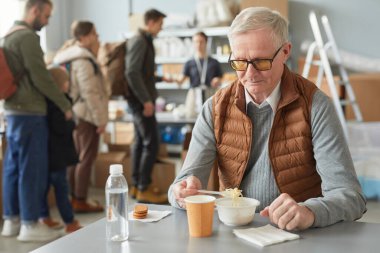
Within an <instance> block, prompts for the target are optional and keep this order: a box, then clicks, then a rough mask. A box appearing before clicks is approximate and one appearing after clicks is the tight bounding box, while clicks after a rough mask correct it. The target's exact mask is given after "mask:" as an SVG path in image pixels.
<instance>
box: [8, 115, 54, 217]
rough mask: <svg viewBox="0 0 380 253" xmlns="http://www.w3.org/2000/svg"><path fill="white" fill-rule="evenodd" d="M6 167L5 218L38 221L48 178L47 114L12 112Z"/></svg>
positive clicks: (9, 120)
mask: <svg viewBox="0 0 380 253" xmlns="http://www.w3.org/2000/svg"><path fill="white" fill-rule="evenodd" d="M6 119H7V129H6V137H7V148H6V152H5V158H4V171H3V206H4V207H3V209H4V214H3V216H4V219H8V218H11V217H15V216H20V218H21V221H22V222H23V223H24V224H25V223H32V222H36V221H37V220H38V218H39V215H40V209H41V200H42V199H43V198H44V197H45V196H44V190H45V188H46V184H47V181H48V178H47V177H48V173H47V172H48V127H47V120H46V116H34V115H9V116H6Z"/></svg>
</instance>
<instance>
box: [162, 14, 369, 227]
mask: <svg viewBox="0 0 380 253" xmlns="http://www.w3.org/2000/svg"><path fill="white" fill-rule="evenodd" d="M228 38H229V41H230V45H231V49H232V53H231V55H230V59H229V63H230V65H231V67H232V68H233V69H234V70H235V71H236V74H237V77H238V78H237V80H236V81H234V82H233V83H232V84H230V85H229V86H227V87H225V88H223V89H221V90H219V91H218V92H217V93H216V94H215V95H214V96H213V97H212V98H210V99H209V100H207V102H206V104H205V105H204V107H203V110H202V113H201V114H200V115H199V117H198V120H197V122H196V124H195V126H194V130H193V136H192V138H191V143H190V147H189V150H188V153H187V156H186V160H185V162H184V165H183V168H182V170H181V172H180V173H179V175H178V176H177V178H176V179H175V181H174V182H173V184H172V185H171V187H170V188H169V199H170V203H171V204H172V205H173V206H176V207H181V208H185V205H184V202H183V201H184V198H185V197H186V196H190V195H194V194H197V192H198V190H199V189H202V188H203V187H206V186H207V181H208V178H209V175H210V171H211V168H212V166H213V164H214V161H215V159H216V161H217V165H218V175H219V184H220V190H221V191H223V190H225V189H227V188H235V187H237V188H240V189H242V191H243V194H244V195H245V196H247V197H250V198H255V199H258V200H259V201H260V206H259V207H258V210H259V211H260V214H261V215H263V216H266V217H269V220H270V221H271V222H272V223H274V224H276V225H277V226H278V227H279V228H281V229H286V230H302V229H307V228H309V227H324V226H328V225H331V224H334V223H336V222H339V221H353V220H356V219H359V218H360V217H361V216H362V215H363V213H364V212H365V211H366V207H365V205H366V202H365V198H364V196H363V193H362V190H361V187H360V184H359V182H358V179H357V177H356V173H355V169H354V166H353V162H352V159H351V155H350V152H349V149H348V146H347V143H346V140H345V137H344V134H343V131H342V127H341V125H340V122H339V119H338V117H337V114H336V112H335V108H334V106H333V103H332V101H331V100H330V99H329V97H327V96H326V95H325V94H324V93H323V92H322V91H320V90H319V89H318V88H317V87H316V86H315V85H314V84H313V83H311V82H310V81H308V80H307V79H304V78H303V77H301V76H299V75H297V74H295V73H293V72H291V71H290V70H289V69H288V68H287V66H286V65H285V62H286V61H287V59H288V58H289V56H290V51H291V44H290V42H289V40H288V23H287V21H286V20H285V19H284V18H283V17H282V16H281V15H280V14H279V13H278V12H277V11H272V10H270V9H268V8H264V7H251V8H247V9H244V10H243V11H242V12H241V13H240V14H239V15H237V16H236V18H235V19H234V21H233V22H232V24H231V27H230V31H229V34H228Z"/></svg>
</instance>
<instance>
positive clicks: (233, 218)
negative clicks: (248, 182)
mask: <svg viewBox="0 0 380 253" xmlns="http://www.w3.org/2000/svg"><path fill="white" fill-rule="evenodd" d="M215 205H216V206H217V209H218V215H219V219H220V220H221V221H222V222H223V223H224V224H226V225H227V226H242V225H246V224H248V223H250V222H251V221H252V220H253V216H254V215H255V211H256V207H257V206H258V205H260V201H258V200H257V199H252V198H245V197H241V198H239V202H238V205H237V206H233V201H232V198H220V199H217V200H216V201H215Z"/></svg>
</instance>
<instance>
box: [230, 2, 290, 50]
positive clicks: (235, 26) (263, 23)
mask: <svg viewBox="0 0 380 253" xmlns="http://www.w3.org/2000/svg"><path fill="white" fill-rule="evenodd" d="M263 28H269V29H270V30H271V31H272V35H271V36H272V39H273V42H274V46H276V47H279V46H281V45H282V44H284V43H285V42H287V41H288V37H289V35H288V21H287V20H286V19H285V18H284V17H283V16H281V14H280V13H279V12H278V11H274V10H271V9H269V8H266V7H249V8H246V9H244V10H242V11H241V12H240V13H239V14H238V15H237V16H236V17H235V19H234V20H233V22H232V24H231V27H230V29H229V32H228V39H229V41H230V43H231V41H232V40H233V35H234V34H238V33H244V32H247V31H250V30H258V29H263Z"/></svg>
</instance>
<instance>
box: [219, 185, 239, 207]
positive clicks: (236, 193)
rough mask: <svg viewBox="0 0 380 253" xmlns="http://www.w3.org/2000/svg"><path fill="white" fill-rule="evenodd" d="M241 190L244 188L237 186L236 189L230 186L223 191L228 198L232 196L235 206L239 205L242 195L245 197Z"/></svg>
mask: <svg viewBox="0 0 380 253" xmlns="http://www.w3.org/2000/svg"><path fill="white" fill-rule="evenodd" d="M241 192H242V190H239V189H238V188H236V187H235V188H234V189H232V188H229V189H226V190H225V191H224V192H223V196H224V197H226V198H232V204H233V206H237V205H239V200H240V197H243V194H242V193H241Z"/></svg>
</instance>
